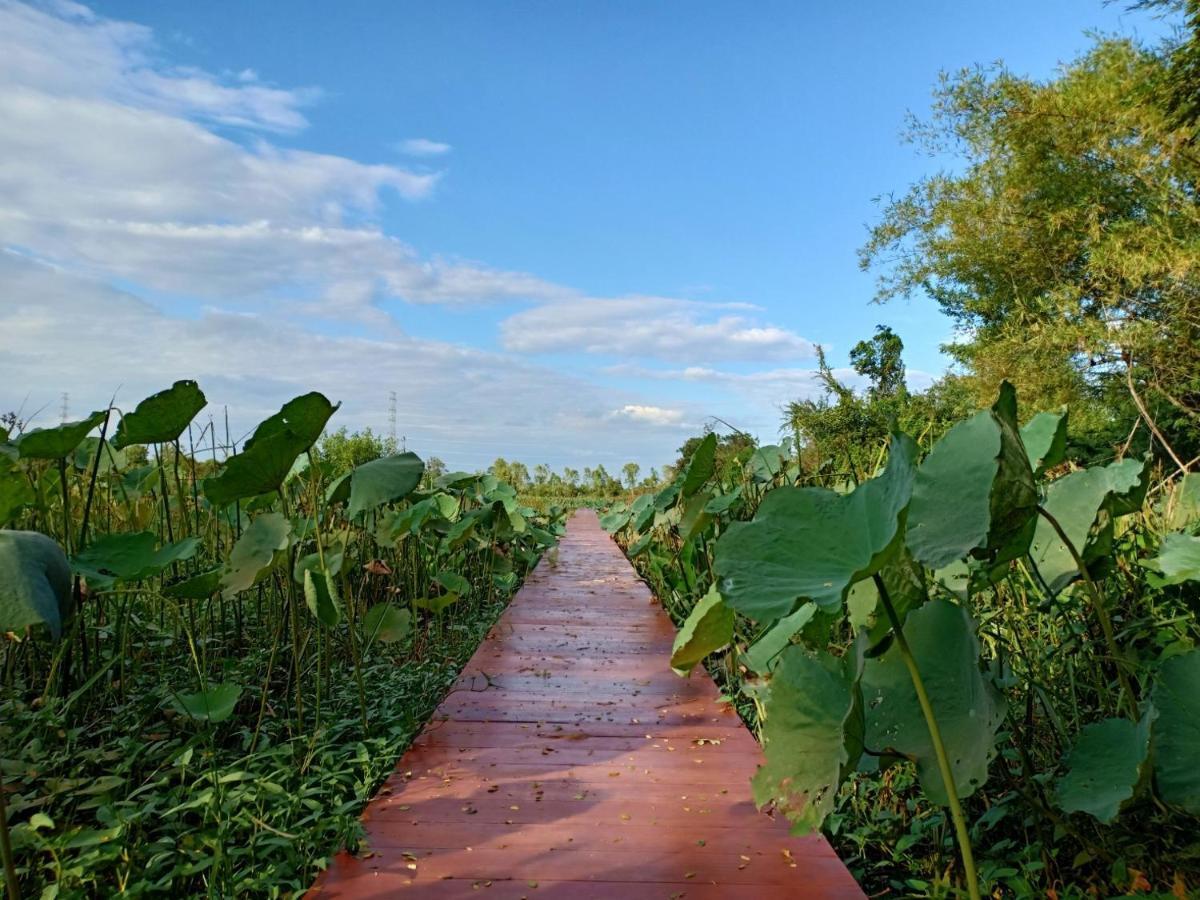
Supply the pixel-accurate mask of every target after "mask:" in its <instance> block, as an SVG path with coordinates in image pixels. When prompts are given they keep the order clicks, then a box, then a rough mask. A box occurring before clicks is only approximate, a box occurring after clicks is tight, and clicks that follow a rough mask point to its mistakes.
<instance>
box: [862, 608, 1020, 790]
mask: <svg viewBox="0 0 1200 900" xmlns="http://www.w3.org/2000/svg"><path fill="white" fill-rule="evenodd" d="M904 634H905V637H906V638H907V639H908V642H909V645H910V646H911V648H912V652H913V656H914V657H915V658H916V661H917V668H918V670H919V671H920V673H921V678H922V680H923V681H924V683H925V690H926V691H927V692H928V694H929V699H930V701H931V702H932V704H933V709H934V713H935V715H936V716H937V722H938V726H939V728H940V729H941V733H942V740H943V741H944V742H945V745H946V751H947V753H948V754H949V756H950V767H951V770H952V771H953V773H954V781H955V786H956V787H957V788H958V795H959V796H960V797H969V796H970V795H971V794H973V793H974V792H975V791H976V789H978V788H979V787H981V786H982V785H983V783H984V781H986V780H987V771H988V763H989V761H990V760H991V758H992V756H993V755H994V753H995V749H996V730H997V729H998V728H999V727H1000V724H1001V723H1002V722H1003V720H1004V700H1003V698H1002V697H1000V696H999V694H998V693H997V692H996V690H995V688H993V687H992V685H991V683H990V682H989V681H988V680H987V679H986V678H984V676H983V673H982V672H981V671H980V669H979V641H978V639H977V638H976V637H975V625H974V623H973V622H972V621H971V617H970V616H969V615H968V614H967V611H966V610H965V609H963V608H962V607H960V606H958V605H956V604H954V603H951V602H949V601H947V600H933V601H930V602H929V603H926V604H925V605H924V606H922V607H921V608H920V609H916V610H913V612H911V613H910V614H909V616H908V621H907V622H906V623H905V626H904ZM862 693H863V703H864V705H865V707H866V709H867V738H866V742H867V746H868V747H870V748H871V749H872V750H875V751H884V750H887V751H891V752H893V753H895V754H896V755H899V756H906V757H908V758H909V759H912V760H914V761H915V762H916V764H917V774H918V776H919V778H920V781H921V787H922V789H923V790H924V791H925V796H926V797H928V798H929V799H930V800H931V801H932V802H934V803H938V804H941V805H943V806H945V805H946V804H947V803H948V802H949V797H948V795H947V793H946V788H945V785H944V784H943V782H942V777H941V774H940V772H939V770H938V765H937V757H936V756H935V754H934V750H933V740H932V738H930V736H929V729H928V728H927V727H926V724H925V717H924V716H923V715H922V714H921V707H920V704H919V703H918V702H917V693H916V690H915V689H914V688H913V684H912V679H911V678H910V677H909V674H908V669H907V667H906V666H905V665H904V661H903V659H902V658H901V656H900V652H899V649H898V647H897V646H896V645H895V644H893V645H892V646H891V647H890V648H889V649H888V651H887V652H886V653H884V654H883V655H882V656H880V657H879V658H878V659H872V660H868V661H867V663H866V668H865V669H864V671H863V677H862Z"/></svg>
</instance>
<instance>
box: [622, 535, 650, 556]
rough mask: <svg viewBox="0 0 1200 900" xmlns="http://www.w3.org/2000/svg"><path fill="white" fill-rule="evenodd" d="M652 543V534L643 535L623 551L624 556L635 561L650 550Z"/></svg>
mask: <svg viewBox="0 0 1200 900" xmlns="http://www.w3.org/2000/svg"><path fill="white" fill-rule="evenodd" d="M653 541H654V535H653V534H643V535H642V536H641V537H640V538H638V539H637V540H636V541H635V542H634V543H632V544H630V545H629V549H628V550H626V551H625V555H626V556H628V557H629V558H630V559H636V558H637V557H639V556H641V555H642V554H643V553H645V552H646V551H647V550H649V549H650V544H651V543H652V542H653Z"/></svg>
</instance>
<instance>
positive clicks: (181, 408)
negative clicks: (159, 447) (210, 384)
mask: <svg viewBox="0 0 1200 900" xmlns="http://www.w3.org/2000/svg"><path fill="white" fill-rule="evenodd" d="M207 403H208V400H207V399H205V397H204V392H203V391H201V390H200V386H199V385H198V384H196V382H194V381H177V382H175V383H174V384H173V385H171V387H169V388H167V389H166V390H165V391H159V392H158V393H157V394H153V395H151V396H149V397H147V398H146V399H145V400H143V401H142V402H141V403H139V404H138V405H137V406H136V407H135V408H134V410H133V412H131V413H129V414H128V415H125V416H122V417H121V421H120V422H119V423H118V424H117V431H116V434H114V435H113V447H114V449H117V450H120V449H122V448H124V447H128V446H130V445H133V444H166V443H169V442H171V441H174V440H176V439H177V438H178V437H179V436H180V435H181V434H183V432H184V431H185V430H186V429H187V427H188V424H189V423H190V422H191V421H192V419H194V418H195V417H196V413H198V412H200V410H202V409H204V407H205V405H206V404H207Z"/></svg>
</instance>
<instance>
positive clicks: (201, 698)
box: [174, 682, 242, 723]
mask: <svg viewBox="0 0 1200 900" xmlns="http://www.w3.org/2000/svg"><path fill="white" fill-rule="evenodd" d="M241 696H242V688H241V686H240V685H237V684H233V683H228V682H227V683H224V684H211V685H209V687H208V690H206V691H200V692H199V693H195V694H179V695H178V696H177V697H176V698H175V703H174V706H175V708H176V709H177V710H179V711H180V712H181V713H183V714H184V715H186V716H189V717H191V718H193V719H195V720H196V721H198V722H213V723H217V722H224V721H225V720H226V719H228V718H229V717H230V716H232V715H233V710H234V708H235V707H236V706H237V702H238V698H239V697H241Z"/></svg>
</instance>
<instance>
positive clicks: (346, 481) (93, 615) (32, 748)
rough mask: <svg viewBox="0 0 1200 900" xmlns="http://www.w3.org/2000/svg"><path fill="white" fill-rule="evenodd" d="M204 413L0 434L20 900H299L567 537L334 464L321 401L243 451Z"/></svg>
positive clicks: (353, 460) (290, 411) (362, 465)
mask: <svg viewBox="0 0 1200 900" xmlns="http://www.w3.org/2000/svg"><path fill="white" fill-rule="evenodd" d="M205 404H206V401H205V397H204V394H203V392H202V390H201V388H200V387H199V385H197V384H195V383H194V382H189V381H181V382H177V383H176V384H175V385H173V386H172V387H170V388H168V389H166V390H164V391H162V392H160V393H158V394H155V395H154V396H152V397H149V398H147V399H146V400H144V401H143V402H142V403H140V404H138V406H137V407H136V408H135V409H133V410H129V411H126V412H125V414H123V415H122V414H120V413H119V412H118V411H117V410H114V409H105V410H99V411H97V412H95V413H93V414H92V415H90V416H88V417H87V418H85V419H83V420H81V421H79V422H75V423H67V424H64V425H61V426H58V427H54V428H47V429H40V430H26V431H24V432H21V431H20V430H14V431H12V432H11V433H10V432H8V431H5V432H4V433H0V636H2V637H0V783H2V789H0V801H2V802H3V806H4V809H0V823H5V822H6V823H7V827H6V828H2V829H0V838H2V839H3V841H2V849H3V851H4V853H3V857H4V866H5V869H6V872H7V874H8V876H9V878H11V879H12V885H13V894H14V896H15V892H16V890H17V889H19V890H20V892H21V894H22V895H28V896H43V897H67V896H111V895H113V894H116V893H126V894H130V895H134V896H148V895H154V896H157V895H161V894H163V893H167V892H172V893H177V894H181V895H187V896H195V895H208V896H220V897H229V896H245V895H255V896H287V895H295V894H297V893H300V892H302V891H303V890H304V889H306V888H307V886H308V884H310V883H311V881H312V878H313V877H314V876H315V874H316V872H317V871H318V870H319V868H320V867H321V866H322V865H323V864H324V863H325V861H326V860H327V859H328V857H329V856H330V855H331V854H332V853H333V852H335V851H336V850H337V849H339V848H340V847H341V846H344V845H349V846H351V847H353V846H354V844H355V842H356V840H357V839H358V836H359V835H360V833H361V831H360V826H359V824H358V821H357V819H358V814H359V812H360V811H361V808H362V806H363V805H364V803H365V801H366V800H367V799H368V798H369V797H370V796H371V794H372V793H373V792H374V790H375V789H376V788H377V787H378V785H379V784H380V783H381V781H382V780H383V779H384V778H385V777H386V775H387V774H388V772H389V771H390V770H391V767H392V766H393V765H394V762H395V760H396V758H397V757H398V756H399V755H400V754H401V752H402V751H403V749H404V748H405V746H407V744H408V742H409V741H410V740H411V739H412V737H413V736H414V735H415V734H416V733H417V732H418V731H419V729H420V727H421V726H422V724H423V723H424V721H425V719H426V718H427V717H428V716H429V714H430V713H431V712H432V710H433V708H434V707H435V706H436V704H437V703H438V702H439V701H440V699H441V697H442V696H443V695H444V693H445V691H446V690H447V689H448V687H449V685H450V683H451V682H452V681H453V679H454V677H455V676H456V674H457V672H458V670H459V669H460V668H461V666H462V664H463V663H464V662H465V661H466V659H467V658H468V657H469V656H470V655H471V653H472V652H474V649H475V647H476V646H477V645H478V643H479V641H480V640H481V639H482V637H483V635H484V634H485V633H486V632H487V629H488V628H489V627H490V626H491V624H492V623H493V622H494V621H495V619H496V617H497V616H498V615H499V612H500V611H501V610H502V609H503V607H504V605H505V603H506V602H507V599H508V598H509V597H510V596H511V594H512V593H513V591H514V590H515V589H516V587H517V585H518V584H519V583H520V581H521V579H522V577H523V576H524V574H525V573H526V572H527V571H528V570H529V569H530V567H532V566H533V565H534V563H535V562H536V561H537V559H538V557H539V555H540V554H541V552H542V551H543V550H545V549H546V548H547V547H549V546H551V545H552V544H553V543H554V542H555V540H556V536H557V534H558V533H559V531H560V530H561V524H560V521H559V518H558V515H557V511H553V512H551V513H549V514H544V513H535V512H534V511H533V510H532V509H530V508H528V507H525V506H523V505H522V504H520V503H519V502H518V501H517V499H516V493H515V490H514V489H513V488H511V487H510V486H508V485H507V484H505V483H504V482H502V481H500V480H499V479H497V478H495V477H493V476H490V475H474V474H469V473H463V472H450V473H446V472H443V473H441V474H436V475H434V474H430V473H426V471H425V466H424V464H423V462H422V460H421V459H420V458H419V457H418V456H417V455H416V454H414V453H411V452H404V453H395V452H390V453H388V452H386V451H387V450H389V449H394V448H386V447H381V448H380V450H381V452H384V455H379V454H378V453H372V452H367V451H369V450H370V448H369V447H368V448H367V451H363V450H362V448H361V447H358V444H360V443H363V442H362V441H358V442H356V443H355V450H354V453H353V454H351V453H348V452H346V444H347V442H346V439H345V435H344V434H342V435H340V437H339V438H338V440H336V441H334V443H333V444H332V445H331V447H329V448H327V449H326V450H325V452H322V450H323V448H322V444H321V441H320V439H321V435H322V433H323V431H324V430H325V427H326V423H327V422H328V421H329V420H330V418H331V417H332V416H333V415H334V413H335V412H336V410H337V407H336V406H335V405H334V404H332V403H331V402H330V401H329V400H328V399H327V398H325V397H324V396H322V395H321V394H318V393H310V394H305V395H302V396H300V397H297V398H295V399H293V400H292V401H289V402H288V403H287V404H285V405H284V406H283V408H282V409H281V410H280V411H279V412H278V413H277V414H275V415H273V416H271V417H270V418H268V419H266V420H265V421H263V422H262V423H260V424H259V425H258V427H257V428H256V429H255V430H254V432H253V433H252V434H251V436H250V437H249V438H248V439H247V440H246V441H244V442H243V443H242V445H241V447H240V449H239V450H238V452H236V453H233V452H232V449H233V448H232V446H231V445H232V442H230V441H229V440H228V439H227V436H226V439H225V440H224V441H222V440H219V439H218V436H217V433H216V432H217V428H216V426H215V425H214V423H213V420H211V419H210V420H209V422H208V423H207V424H203V423H201V422H199V421H198V420H197V415H198V414H199V413H200V412H201V411H202V410H203V409H204V407H205ZM368 437H369V436H368ZM366 443H368V444H369V443H370V441H369V440H368V441H367V442H366ZM225 449H228V450H229V451H230V452H229V453H228V455H225V454H224V453H223V451H224V450H225ZM223 456H224V458H222V457H223ZM347 461H348V462H347Z"/></svg>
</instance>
